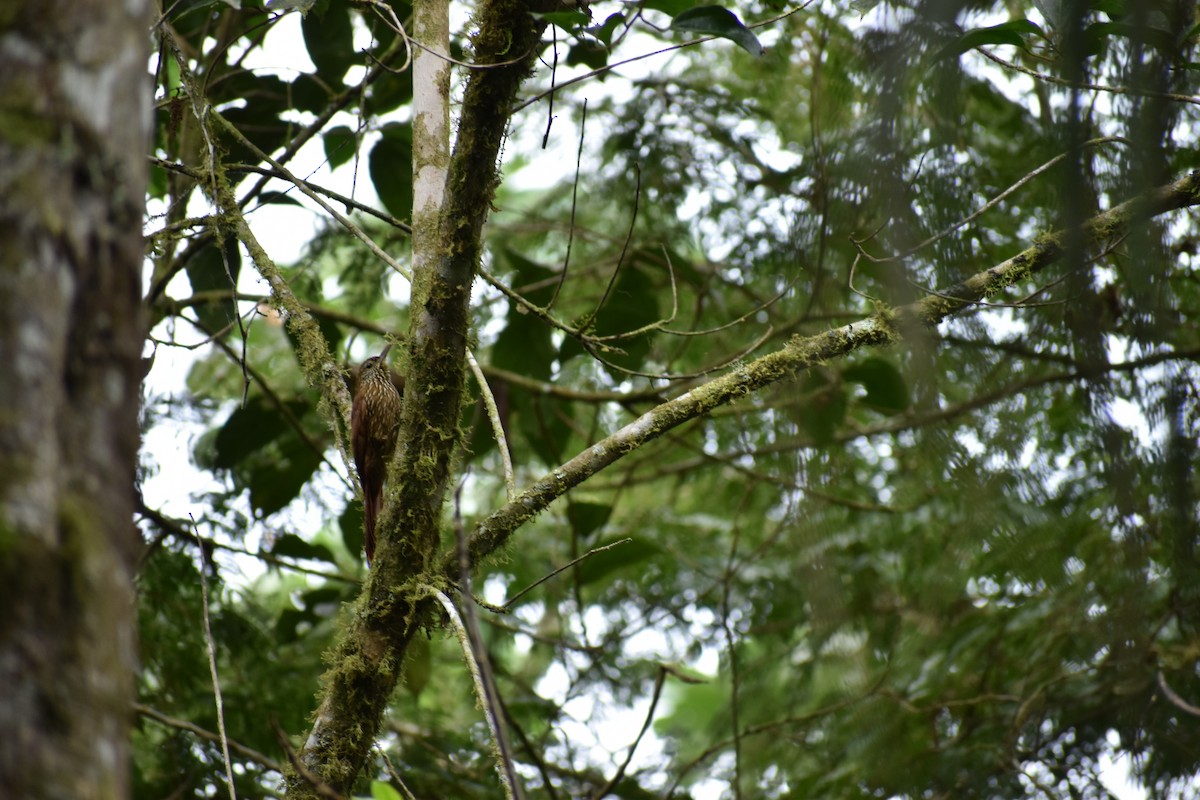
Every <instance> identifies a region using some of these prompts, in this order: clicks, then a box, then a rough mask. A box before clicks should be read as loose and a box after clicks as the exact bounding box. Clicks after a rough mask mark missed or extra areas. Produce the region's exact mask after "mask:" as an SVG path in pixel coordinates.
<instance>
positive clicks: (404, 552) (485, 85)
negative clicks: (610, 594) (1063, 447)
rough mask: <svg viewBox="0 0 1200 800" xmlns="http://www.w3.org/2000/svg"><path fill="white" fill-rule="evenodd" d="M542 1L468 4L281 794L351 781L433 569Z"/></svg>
mask: <svg viewBox="0 0 1200 800" xmlns="http://www.w3.org/2000/svg"><path fill="white" fill-rule="evenodd" d="M555 5H556V3H555V2H553V0H533V1H532V2H530V1H529V0H489V1H488V2H483V3H481V4H480V5H479V7H478V8H477V10H476V15H475V19H476V23H477V29H476V32H475V34H474V35H473V36H472V38H471V45H472V53H473V56H474V58H473V60H474V62H475V63H476V64H479V65H491V68H486V69H477V70H473V71H472V72H471V74H470V76H469V78H468V81H467V87H466V91H465V94H464V99H463V106H462V113H461V115H460V116H459V124H458V128H457V138H456V140H455V146H454V153H453V155H452V157H451V159H450V166H449V172H448V176H447V178H446V185H445V190H444V198H445V200H444V205H443V207H442V210H441V213H440V215H439V218H438V220H437V235H436V240H435V242H434V244H433V246H432V251H431V252H427V253H425V255H424V257H423V258H422V259H421V260H420V263H419V264H416V265H415V266H417V267H418V268H417V269H415V270H414V275H413V295H412V305H411V318H410V319H411V324H410V329H409V339H408V348H409V349H408V362H407V364H406V371H407V374H406V376H405V377H406V381H405V399H404V413H403V417H402V421H401V430H400V438H399V445H398V451H399V452H398V454H397V462H398V463H397V464H396V465H395V466H394V468H393V469H394V471H393V473H392V474H393V478H394V479H393V481H392V482H391V485H392V486H394V487H395V488H394V489H389V491H388V497H387V499H386V500H385V511H384V514H383V518H382V520H381V522H380V530H379V539H380V541H379V549H378V550H377V552H376V564H375V566H374V568H373V569H372V570H371V573H370V575H369V577H368V581H367V585H366V587H365V589H364V591H363V595H362V597H361V599H360V601H359V603H358V604H357V605H356V607H355V609H354V612H353V616H352V617H351V618H350V619H349V621H348V623H347V625H346V627H345V629H344V631H343V634H342V638H341V640H340V641H339V643H338V645H337V646H336V648H335V650H334V652H333V654H332V656H331V663H332V667H331V668H330V670H329V671H328V672H327V673H326V674H325V677H324V681H323V684H324V691H323V694H322V697H321V700H320V704H319V707H318V709H317V712H316V718H315V720H314V723H313V727H312V730H311V731H310V732H309V734H308V737H307V738H306V740H305V742H304V746H303V748H302V751H301V754H300V757H301V760H302V763H303V765H304V771H305V772H307V773H308V774H307V775H306V776H297V775H291V776H289V780H288V797H317V796H319V792H318V789H317V787H315V786H314V785H313V779H319V780H321V781H323V782H324V783H325V784H326V785H327V786H328V787H330V788H332V789H334V790H335V791H338V792H342V793H347V792H349V791H350V789H351V787H352V786H353V784H354V781H355V779H356V778H357V776H358V774H359V772H360V771H361V770H362V767H363V764H364V763H365V762H366V760H367V756H368V755H369V753H370V750H371V747H372V745H373V743H374V741H375V737H376V735H377V734H378V732H379V727H380V723H381V721H382V718H383V712H384V710H385V708H386V707H387V703H388V700H389V698H390V697H391V694H392V691H393V690H394V689H395V687H396V684H397V682H398V681H399V678H400V674H401V669H402V666H403V663H404V655H405V651H406V650H407V647H408V643H409V641H410V640H411V638H412V636H413V635H414V633H415V632H416V631H417V630H418V629H419V628H420V627H421V626H422V625H424V624H426V623H427V622H428V620H429V619H430V615H431V612H432V609H433V603H432V600H431V599H430V596H429V594H428V590H427V587H426V586H424V585H423V584H424V583H425V582H426V581H433V580H434V579H435V576H434V574H433V573H431V572H430V570H431V569H434V568H436V565H437V558H438V540H439V530H440V526H441V522H442V509H443V506H444V503H445V500H446V489H447V486H448V485H449V481H450V475H451V467H452V462H453V458H454V451H455V448H456V446H457V445H458V441H459V430H458V425H459V418H460V412H461V405H462V398H463V391H464V383H465V376H466V361H465V355H466V343H467V334H468V328H469V314H468V310H469V305H470V299H471V284H472V283H473V282H474V279H475V273H476V270H477V268H478V266H479V259H480V253H481V248H482V245H481V235H482V231H483V224H484V220H485V219H486V217H487V213H488V210H489V208H490V204H491V200H492V197H493V194H494V192H495V189H496V185H497V183H498V175H499V173H498V158H499V153H500V145H501V142H502V140H503V137H504V132H505V130H506V128H507V126H508V123H509V117H510V113H511V109H512V107H513V104H514V101H515V99H516V95H517V90H518V89H519V88H520V86H521V83H522V82H523V81H524V80H525V78H526V77H527V76H528V75H529V72H530V70H531V69H532V68H533V64H534V63H535V61H536V57H537V52H538V44H539V41H540V38H541V34H542V31H543V30H544V29H545V27H546V23H545V22H542V21H539V20H537V19H535V18H533V17H532V16H530V13H529V12H531V11H547V10H550V9H551V8H553V7H554V6H555Z"/></svg>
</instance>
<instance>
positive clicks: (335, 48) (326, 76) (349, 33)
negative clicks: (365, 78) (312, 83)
mask: <svg viewBox="0 0 1200 800" xmlns="http://www.w3.org/2000/svg"><path fill="white" fill-rule="evenodd" d="M300 28H301V30H302V31H303V33H304V46H305V47H306V48H308V57H309V58H310V59H312V62H313V64H315V65H316V67H317V75H319V76H320V77H321V79H322V80H324V81H325V82H326V83H328V84H330V85H332V86H341V85H342V78H344V77H345V75H346V70H348V69H350V67H352V66H354V65H355V64H357V63H359V55H358V53H356V52H355V51H354V28H353V26H352V25H351V24H350V6H349V4H347V3H331V4H330V5H329V8H327V9H326V10H324V11H320V10H314V11H313V12H311V13H309V14H306V15H305V16H304V19H303V20H302V21H301V23H300Z"/></svg>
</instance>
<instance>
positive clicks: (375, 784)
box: [371, 781, 404, 800]
mask: <svg viewBox="0 0 1200 800" xmlns="http://www.w3.org/2000/svg"><path fill="white" fill-rule="evenodd" d="M371 797H372V799H373V800H404V798H403V797H401V796H400V793H399V792H397V791H396V790H395V789H393V788H392V785H391V784H390V783H384V782H383V781H371Z"/></svg>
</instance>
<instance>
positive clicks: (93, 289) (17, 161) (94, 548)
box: [0, 0, 151, 799]
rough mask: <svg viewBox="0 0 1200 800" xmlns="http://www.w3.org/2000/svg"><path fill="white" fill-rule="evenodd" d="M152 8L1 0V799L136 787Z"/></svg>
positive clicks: (108, 793)
mask: <svg viewBox="0 0 1200 800" xmlns="http://www.w3.org/2000/svg"><path fill="white" fill-rule="evenodd" d="M149 12H150V7H149V4H148V3H146V2H144V0H130V1H129V2H125V3H109V2H103V0H83V2H79V3H72V4H71V7H70V12H69V13H64V10H63V9H62V8H59V7H58V4H54V3H49V4H37V3H21V4H16V5H13V4H9V5H8V6H7V7H6V8H5V10H3V11H0V604H2V605H3V607H4V614H3V622H2V623H0V686H2V687H3V689H2V692H3V698H4V699H3V701H2V702H0V729H3V730H4V732H5V734H4V738H5V744H4V746H3V747H0V796H3V797H13V798H16V797H21V798H40V797H46V798H50V797H55V798H58V797H71V798H85V799H86V798H120V797H127V796H128V795H129V788H130V787H129V766H128V753H129V733H130V722H131V719H132V716H131V714H132V712H131V710H130V709H131V701H132V688H133V674H134V668H135V660H136V648H135V634H134V618H133V605H132V573H133V565H134V561H135V555H136V552H137V547H138V541H139V540H138V537H137V534H136V531H135V530H134V528H133V525H132V522H131V518H132V514H133V499H134V498H133V486H134V470H135V467H136V459H137V447H138V404H139V391H138V387H139V383H140V380H141V375H142V366H141V355H142V352H141V350H142V343H143V341H144V335H145V330H144V323H143V317H142V314H141V277H140V275H141V264H142V236H141V227H142V213H143V203H144V199H143V198H144V195H145V188H146V167H145V163H146V162H145V153H146V141H147V137H148V132H149V125H150V120H151V112H150V86H149V81H148V80H147V75H146V63H147V58H148V56H149V48H148V37H147V36H146V32H147V29H148V26H149V24H150V16H149ZM133 121H136V122H133Z"/></svg>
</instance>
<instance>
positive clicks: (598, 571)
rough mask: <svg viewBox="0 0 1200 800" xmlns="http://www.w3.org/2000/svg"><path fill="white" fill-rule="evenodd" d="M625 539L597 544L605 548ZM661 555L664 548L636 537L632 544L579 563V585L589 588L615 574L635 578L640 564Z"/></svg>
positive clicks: (618, 546) (612, 549)
mask: <svg viewBox="0 0 1200 800" xmlns="http://www.w3.org/2000/svg"><path fill="white" fill-rule="evenodd" d="M623 538H625V537H623V536H622V537H617V538H613V539H607V540H605V541H602V542H597V543H596V546H598V547H603V546H604V545H608V544H614V543H615V542H618V541H620V539H623ZM661 553H662V548H660V547H658V546H657V545H655V544H652V543H651V542H649V541H648V540H647V539H646V538H645V537H635V538H634V540H633V541H632V542H625V543H624V544H618V545H616V546H615V547H611V548H609V549H608V550H601V551H600V552H598V553H595V554H593V555H590V556H588V557H587V558H585V559H584V560H583V561H581V562H579V565H578V567H577V569H578V574H579V583H580V585H581V586H587V585H588V584H591V583H596V582H597V581H600V580H603V579H605V578H607V577H609V576H610V575H613V574H614V573H623V574H625V575H626V576H627V577H630V578H633V577H634V576H635V573H636V570H637V569H638V566H637V565H638V564H640V563H641V562H643V561H646V560H647V559H650V558H654V557H655V556H658V555H659V554H661Z"/></svg>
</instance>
